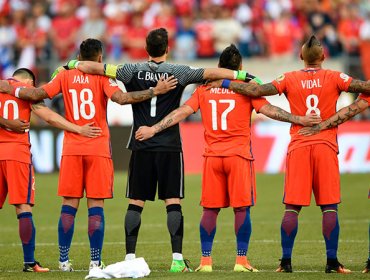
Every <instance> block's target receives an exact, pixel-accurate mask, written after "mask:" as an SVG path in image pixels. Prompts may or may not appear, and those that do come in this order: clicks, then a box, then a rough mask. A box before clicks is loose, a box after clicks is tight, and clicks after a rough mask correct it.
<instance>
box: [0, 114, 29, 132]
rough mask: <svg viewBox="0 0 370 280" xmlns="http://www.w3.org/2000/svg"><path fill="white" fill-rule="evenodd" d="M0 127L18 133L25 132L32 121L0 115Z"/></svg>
mask: <svg viewBox="0 0 370 280" xmlns="http://www.w3.org/2000/svg"><path fill="white" fill-rule="evenodd" d="M0 127H2V128H5V129H9V130H11V131H13V132H16V133H24V132H25V130H26V129H30V123H29V122H27V121H25V120H20V119H16V120H8V119H4V118H3V117H0Z"/></svg>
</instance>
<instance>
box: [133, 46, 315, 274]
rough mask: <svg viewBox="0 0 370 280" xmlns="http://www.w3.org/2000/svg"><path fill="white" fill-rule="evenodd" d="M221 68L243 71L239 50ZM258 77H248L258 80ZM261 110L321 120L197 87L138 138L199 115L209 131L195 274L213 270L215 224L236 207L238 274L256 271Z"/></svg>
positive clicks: (307, 121) (226, 55)
mask: <svg viewBox="0 0 370 280" xmlns="http://www.w3.org/2000/svg"><path fill="white" fill-rule="evenodd" d="M218 66H219V67H222V68H227V69H231V70H241V69H242V57H241V55H240V53H239V50H238V49H237V48H236V47H235V45H230V46H229V47H227V48H226V49H225V50H224V51H223V52H222V53H221V55H220V59H219V64H218ZM253 78H254V76H252V75H249V79H250V80H253ZM253 109H254V110H256V111H257V112H260V113H262V114H264V115H266V116H268V117H271V118H273V119H277V120H281V121H286V122H292V123H297V124H300V125H312V124H314V123H318V122H319V121H320V117H318V116H315V115H308V116H305V117H298V116H293V115H291V114H289V113H288V112H286V111H284V110H282V109H280V108H278V107H275V106H273V105H271V104H269V103H268V102H267V100H265V99H264V98H250V97H247V96H243V95H240V94H235V92H233V91H232V90H227V89H226V90H225V89H222V88H215V89H207V86H204V85H203V86H200V87H198V88H197V89H196V90H195V92H194V93H193V95H192V96H191V98H190V99H189V100H188V101H186V103H185V104H184V105H182V106H181V107H179V108H178V109H176V110H174V111H172V112H171V113H170V114H169V115H167V116H166V117H165V118H164V119H163V120H161V121H160V122H158V123H156V124H154V125H153V126H151V127H147V126H142V127H140V128H139V129H138V130H137V131H136V135H135V137H136V139H138V140H139V141H144V140H147V139H149V138H151V137H153V136H154V135H156V134H158V133H161V132H162V131H163V130H164V129H167V128H169V127H172V126H173V125H175V124H177V123H179V122H180V121H182V120H184V119H185V118H187V117H188V116H189V115H191V114H193V113H195V112H196V111H198V110H200V111H201V114H202V122H203V125H204V128H205V133H204V138H205V143H206V147H205V151H204V156H205V159H204V165H203V179H202V197H201V205H202V206H203V215H202V218H201V221H200V227H199V228H200V240H201V249H202V258H201V262H200V266H199V267H198V268H197V269H196V271H202V272H211V271H212V257H211V252H212V244H213V240H214V236H215V233H216V221H217V216H218V213H219V212H220V209H221V208H226V207H229V206H231V207H233V209H234V214H235V221H234V228H235V236H236V245H237V246H236V247H237V248H236V253H237V255H236V261H235V266H234V271H238V272H248V271H249V272H257V271H258V270H257V269H256V268H254V267H253V266H252V265H250V263H249V261H248V259H247V251H248V245H249V239H250V235H251V231H252V228H251V219H250V207H251V206H253V205H254V204H255V203H256V186H255V175H254V168H253V155H252V153H251V146H250V125H251V114H252V111H253Z"/></svg>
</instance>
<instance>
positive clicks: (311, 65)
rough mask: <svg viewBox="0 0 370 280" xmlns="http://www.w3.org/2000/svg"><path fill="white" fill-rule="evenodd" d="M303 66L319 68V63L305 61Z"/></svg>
mask: <svg viewBox="0 0 370 280" xmlns="http://www.w3.org/2000/svg"><path fill="white" fill-rule="evenodd" d="M304 67H305V68H313V69H318V68H319V69H321V63H305V64H304Z"/></svg>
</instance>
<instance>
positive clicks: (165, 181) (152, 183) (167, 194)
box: [126, 151, 184, 201]
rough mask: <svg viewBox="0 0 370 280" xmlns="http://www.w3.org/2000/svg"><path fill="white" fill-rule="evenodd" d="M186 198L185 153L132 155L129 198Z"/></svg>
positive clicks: (128, 183)
mask: <svg viewBox="0 0 370 280" xmlns="http://www.w3.org/2000/svg"><path fill="white" fill-rule="evenodd" d="M157 185H158V198H159V199H162V200H164V199H168V198H184V158H183V154H182V152H156V151H153V152H152V151H133V152H132V153H131V158H130V164H129V171H128V180H127V189H126V197H128V198H131V199H139V200H144V201H145V200H151V201H153V200H154V199H155V194H156V191H157Z"/></svg>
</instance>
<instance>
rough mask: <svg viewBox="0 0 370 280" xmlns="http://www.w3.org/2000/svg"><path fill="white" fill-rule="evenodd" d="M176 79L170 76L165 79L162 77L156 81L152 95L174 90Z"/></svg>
mask: <svg viewBox="0 0 370 280" xmlns="http://www.w3.org/2000/svg"><path fill="white" fill-rule="evenodd" d="M176 85H177V79H176V78H175V76H170V77H168V78H167V79H165V78H164V77H163V76H162V77H161V78H160V79H159V80H158V83H157V85H156V86H155V87H154V88H153V91H154V95H159V94H164V93H167V92H169V91H170V90H171V89H174V88H176Z"/></svg>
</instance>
